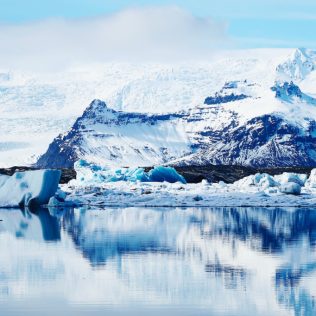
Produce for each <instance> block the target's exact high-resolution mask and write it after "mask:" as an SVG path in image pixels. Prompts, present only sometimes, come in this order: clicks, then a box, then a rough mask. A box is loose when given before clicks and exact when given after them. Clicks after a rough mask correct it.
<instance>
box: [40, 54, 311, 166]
mask: <svg viewBox="0 0 316 316" xmlns="http://www.w3.org/2000/svg"><path fill="white" fill-rule="evenodd" d="M315 56H316V55H315V54H314V53H313V52H310V51H307V50H297V51H295V52H294V54H293V53H292V54H291V55H290V56H289V57H288V58H287V59H285V60H284V61H283V63H280V64H278V65H277V66H276V67H275V69H274V72H273V78H271V79H273V80H272V81H271V82H265V80H266V78H264V79H262V78H261V77H260V75H259V74H258V79H257V80H251V81H250V80H249V79H248V78H244V79H242V80H241V79H240V77H239V78H238V79H237V80H230V81H226V82H224V84H223V85H222V86H221V87H220V88H219V89H218V90H217V91H215V92H213V93H210V94H206V95H205V98H204V102H200V104H198V105H196V106H192V107H191V108H188V109H183V110H180V111H176V109H175V111H171V110H170V109H169V111H167V112H168V114H145V113H138V112H126V111H116V110H113V109H111V108H109V107H108V106H107V105H106V104H105V103H104V102H102V101H99V100H95V101H93V102H92V103H91V104H90V106H89V107H88V108H87V109H86V110H85V111H84V113H83V115H82V116H81V117H79V118H78V119H77V121H76V122H75V124H74V125H73V127H72V128H71V130H70V131H69V132H68V133H66V134H62V135H60V136H58V137H57V138H56V139H55V140H54V141H53V142H52V143H51V145H50V146H49V149H48V151H47V152H46V153H45V154H44V155H43V156H41V158H40V159H39V160H38V163H37V165H38V166H39V167H69V166H72V165H73V163H74V161H76V160H77V159H81V158H82V159H85V160H88V161H91V162H94V163H100V164H102V165H115V166H150V165H155V164H162V163H171V164H177V165H183V164H185V165H199V164H202V165H204V164H209V163H211V164H226V165H227V164H239V165H245V166H255V167H274V166H279V167H281V166H282V167H283V166H316V142H315V140H316V121H315V119H316V99H315V98H314V95H313V94H312V93H310V91H307V92H305V91H302V89H301V88H300V85H301V83H302V82H303V81H304V80H307V78H308V76H310V75H312V74H313V69H314V64H313V61H314V60H316V58H315ZM233 79H235V78H233ZM210 90H211V89H210Z"/></svg>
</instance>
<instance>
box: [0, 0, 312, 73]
mask: <svg viewBox="0 0 316 316" xmlns="http://www.w3.org/2000/svg"><path fill="white" fill-rule="evenodd" d="M0 8H1V9H0V60H1V62H0V67H1V66H2V67H3V64H5V65H8V66H9V67H11V66H12V67H13V66H15V67H25V66H27V65H29V66H30V67H35V66H36V65H35V64H34V60H36V61H37V63H36V64H37V65H38V66H39V68H41V67H44V66H45V67H48V66H49V64H50V66H51V67H56V65H60V66H63V65H67V64H69V63H70V62H78V63H82V62H99V61H105V60H127V59H128V60H132V61H134V60H157V59H162V60H172V59H186V58H207V56H208V55H209V54H211V52H213V51H214V50H217V49H223V48H224V49H236V48H261V47H279V48H284V47H291V48H294V47H309V48H316V41H315V37H316V32H315V31H314V30H316V1H315V0H300V1H298V0H295V1H294V0H238V1H236V0H220V1H218V0H216V1H212V0H182V1H180V0H175V1H168V0H152V1H141V0H138V1H129V0H115V1H111V0H54V1H43V0H0Z"/></svg>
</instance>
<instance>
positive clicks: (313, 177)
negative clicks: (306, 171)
mask: <svg viewBox="0 0 316 316" xmlns="http://www.w3.org/2000/svg"><path fill="white" fill-rule="evenodd" d="M305 186H306V187H308V188H310V189H315V188H316V169H313V170H312V171H311V174H310V176H309V178H308V179H307V181H306V183H305Z"/></svg>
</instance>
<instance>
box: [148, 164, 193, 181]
mask: <svg viewBox="0 0 316 316" xmlns="http://www.w3.org/2000/svg"><path fill="white" fill-rule="evenodd" d="M148 178H149V182H164V181H166V182H170V183H175V182H181V183H184V184H185V183H187V182H186V180H185V179H184V177H183V176H181V175H180V174H179V173H178V172H177V171H176V169H174V168H172V167H162V166H158V167H155V168H154V169H152V170H150V171H149V172H148Z"/></svg>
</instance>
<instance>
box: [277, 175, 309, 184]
mask: <svg viewBox="0 0 316 316" xmlns="http://www.w3.org/2000/svg"><path fill="white" fill-rule="evenodd" d="M274 179H275V180H276V181H278V182H280V183H281V184H285V183H289V182H291V183H297V184H298V185H300V186H301V187H303V186H304V185H305V182H306V180H307V175H306V174H299V173H292V172H284V173H282V174H281V175H276V176H274Z"/></svg>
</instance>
